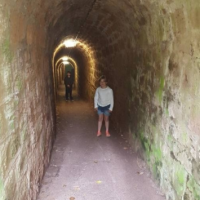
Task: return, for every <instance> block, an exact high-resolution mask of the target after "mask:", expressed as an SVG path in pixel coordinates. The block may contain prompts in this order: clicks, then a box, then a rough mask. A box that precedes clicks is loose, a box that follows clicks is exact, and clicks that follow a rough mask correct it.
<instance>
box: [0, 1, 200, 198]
mask: <svg viewBox="0 0 200 200" xmlns="http://www.w3.org/2000/svg"><path fill="white" fill-rule="evenodd" d="M70 40H71V41H75V42H76V44H75V45H74V46H73V47H67V45H65V44H66V41H70ZM0 52H1V53H0V61H1V62H0V93H1V95H0V142H1V144H0V199H1V200H36V199H37V196H38V194H39V190H40V185H41V183H42V179H43V177H44V174H45V171H46V169H47V168H48V166H49V162H50V158H51V153H52V148H53V145H54V142H55V140H56V135H57V128H56V127H57V125H56V122H57V120H58V119H57V113H56V105H57V102H58V99H59V98H60V97H59V94H58V91H59V87H60V86H61V85H62V84H63V78H64V76H65V63H64V62H63V59H64V58H66V57H67V58H68V64H69V65H70V66H71V67H72V68H73V70H74V77H75V85H74V90H76V92H77V94H78V97H79V98H80V99H82V100H84V101H86V102H88V103H89V105H90V106H91V108H92V107H93V98H94V93H95V90H96V88H97V87H98V79H99V77H100V76H101V75H105V76H106V77H107V79H108V81H109V82H108V83H109V86H110V87H111V88H112V89H113V91H114V98H115V106H114V110H113V113H112V116H111V127H113V128H114V129H115V134H118V135H124V136H125V137H126V138H127V140H128V142H129V143H130V145H131V147H132V148H133V149H134V151H135V152H138V153H139V154H140V155H141V157H142V159H143V160H144V161H145V163H146V164H147V166H148V169H149V170H150V172H151V174H152V176H153V177H154V179H155V181H157V182H158V185H159V188H160V189H161V191H162V192H163V193H164V195H165V197H166V199H168V200H199V199H200V173H199V169H200V164H199V160H200V147H199V146H200V121H199V119H200V114H199V111H200V104H199V101H200V90H199V83H200V2H199V1H196V0H190V1H188V0H163V1H160V0H123V1H119V0H107V1H103V0H57V1H55V0H48V1H42V0H35V1H29V0H16V1H9V0H7V1H6V0H1V1H0ZM63 101H64V98H63ZM66 134H67V133H66ZM94 137H96V135H95V133H94ZM110 139H112V138H110ZM130 176H131V174H130ZM66 179H67V177H66ZM113 200H116V199H113Z"/></svg>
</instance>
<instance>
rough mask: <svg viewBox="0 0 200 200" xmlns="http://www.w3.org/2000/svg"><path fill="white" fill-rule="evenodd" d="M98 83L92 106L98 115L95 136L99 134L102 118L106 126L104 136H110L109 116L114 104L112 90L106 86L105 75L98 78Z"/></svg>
mask: <svg viewBox="0 0 200 200" xmlns="http://www.w3.org/2000/svg"><path fill="white" fill-rule="evenodd" d="M99 84H100V87H98V88H97V89H96V92H95V96H94V108H95V110H96V111H97V113H98V115H99V120H98V131H97V137H99V136H101V127H102V123H103V119H104V121H105V126H106V137H110V133H109V116H110V113H111V112H112V110H113V106H114V98H113V90H112V89H111V88H110V87H108V86H107V80H106V77H105V76H102V77H101V78H100V79H99Z"/></svg>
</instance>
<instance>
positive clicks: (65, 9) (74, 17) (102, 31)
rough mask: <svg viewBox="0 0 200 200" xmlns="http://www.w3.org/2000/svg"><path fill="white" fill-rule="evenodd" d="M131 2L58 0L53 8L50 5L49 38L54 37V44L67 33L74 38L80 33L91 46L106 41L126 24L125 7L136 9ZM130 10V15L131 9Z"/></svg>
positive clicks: (79, 35) (82, 38) (80, 37)
mask: <svg viewBox="0 0 200 200" xmlns="http://www.w3.org/2000/svg"><path fill="white" fill-rule="evenodd" d="M94 2H95V3H94ZM93 3H94V4H93ZM130 6H131V7H133V5H128V3H127V2H126V1H123V2H121V1H120V2H119V3H116V1H98V0H97V1H94V0H85V1H80V0H76V1H70V0H68V1H60V2H56V5H55V6H54V9H51V10H50V11H49V12H48V14H47V17H46V19H47V21H48V24H49V26H48V32H49V33H50V38H51V39H52V38H54V41H52V42H53V46H54V47H55V46H56V45H57V44H58V43H59V42H60V40H61V39H62V38H63V37H66V36H68V35H71V36H73V37H74V38H76V37H77V35H78V39H81V40H83V41H86V42H87V43H88V44H90V45H91V46H94V45H102V44H106V43H107V41H108V40H111V39H112V38H110V37H109V33H110V34H111V33H112V32H113V31H116V37H117V34H120V32H121V31H123V30H124V29H125V28H126V27H125V26H126V25H125V23H124V21H126V22H127V20H129V18H128V17H127V15H126V14H127V12H128V10H126V9H127V8H129V11H131V12H132V11H133V10H131V9H130ZM132 13H133V12H132ZM88 14H89V15H88ZM128 14H129V17H130V13H128ZM87 15H88V16H87Z"/></svg>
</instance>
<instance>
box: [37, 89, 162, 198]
mask: <svg viewBox="0 0 200 200" xmlns="http://www.w3.org/2000/svg"><path fill="white" fill-rule="evenodd" d="M63 96H64V93H63V86H61V87H60V91H59V98H58V102H57V114H58V116H57V119H58V120H57V138H56V141H55V144H54V148H53V153H52V158H51V162H50V166H49V168H48V170H47V171H46V174H45V177H44V179H43V183H42V187H41V191H40V194H39V197H38V200H164V199H165V198H164V197H163V196H161V193H160V191H159V189H158V188H157V187H156V186H155V184H154V183H153V182H152V180H151V179H150V178H149V173H148V172H147V170H145V169H142V167H141V165H140V164H141V160H140V159H138V158H137V155H135V154H134V153H133V152H132V150H131V149H130V148H129V147H128V144H127V143H126V142H127V141H126V140H124V139H123V138H121V137H120V136H117V135H115V133H114V132H113V131H112V129H111V134H112V137H111V138H106V137H105V135H104V134H103V136H101V137H100V138H97V137H96V130H97V116H96V113H95V112H94V111H93V109H92V108H91V106H90V105H89V104H88V103H87V102H84V101H81V100H78V99H76V98H75V101H74V102H66V101H65V100H64V97H63ZM143 172H144V173H143Z"/></svg>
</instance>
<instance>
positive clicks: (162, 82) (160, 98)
mask: <svg viewBox="0 0 200 200" xmlns="http://www.w3.org/2000/svg"><path fill="white" fill-rule="evenodd" d="M164 86H165V79H164V77H163V76H162V77H161V78H160V85H159V89H158V91H157V97H158V99H159V102H160V103H161V101H162V97H163V89H164Z"/></svg>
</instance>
